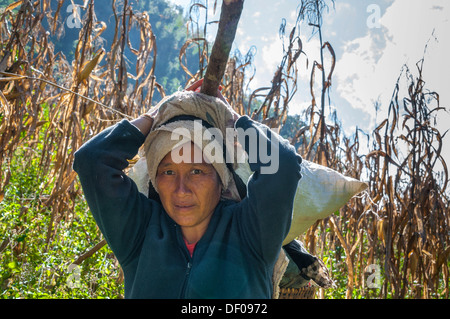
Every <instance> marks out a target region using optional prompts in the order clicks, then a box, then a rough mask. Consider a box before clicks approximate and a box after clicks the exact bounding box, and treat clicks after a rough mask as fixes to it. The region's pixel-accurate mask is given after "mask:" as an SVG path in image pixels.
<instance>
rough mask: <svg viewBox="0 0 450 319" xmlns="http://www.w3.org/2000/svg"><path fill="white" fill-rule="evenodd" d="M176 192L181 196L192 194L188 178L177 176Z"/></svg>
mask: <svg viewBox="0 0 450 319" xmlns="http://www.w3.org/2000/svg"><path fill="white" fill-rule="evenodd" d="M175 192H176V193H177V194H180V195H183V194H189V193H190V192H191V188H190V185H189V180H188V178H187V177H184V176H182V175H179V176H177V179H176V188H175Z"/></svg>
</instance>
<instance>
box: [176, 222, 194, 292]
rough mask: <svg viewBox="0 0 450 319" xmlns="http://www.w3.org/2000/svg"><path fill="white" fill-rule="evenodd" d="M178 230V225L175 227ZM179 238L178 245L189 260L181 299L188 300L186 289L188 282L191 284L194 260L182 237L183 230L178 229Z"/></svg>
mask: <svg viewBox="0 0 450 319" xmlns="http://www.w3.org/2000/svg"><path fill="white" fill-rule="evenodd" d="M175 227H176V228H179V227H177V225H175ZM177 238H178V243H179V246H178V247H179V248H180V250H181V253H182V255H183V256H184V257H185V258H186V260H187V265H186V272H185V274H184V282H183V286H182V287H181V291H180V298H181V299H184V298H186V296H185V295H186V288H187V286H188V282H189V275H190V274H191V268H192V258H191V257H190V256H189V252H188V250H187V247H186V245H185V244H184V241H183V238H182V235H181V229H177Z"/></svg>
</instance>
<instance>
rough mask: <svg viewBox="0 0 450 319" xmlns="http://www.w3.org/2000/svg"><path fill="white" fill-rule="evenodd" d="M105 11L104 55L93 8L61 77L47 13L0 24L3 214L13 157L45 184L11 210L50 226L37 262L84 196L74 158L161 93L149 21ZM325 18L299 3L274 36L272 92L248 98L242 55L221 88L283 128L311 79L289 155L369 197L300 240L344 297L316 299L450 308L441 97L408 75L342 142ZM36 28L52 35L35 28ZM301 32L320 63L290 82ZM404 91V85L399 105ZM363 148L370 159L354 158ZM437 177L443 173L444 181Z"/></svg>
mask: <svg viewBox="0 0 450 319" xmlns="http://www.w3.org/2000/svg"><path fill="white" fill-rule="evenodd" d="M60 3H62V1H60ZM111 3H112V6H113V8H114V18H115V20H114V21H115V25H114V24H113V25H108V28H115V37H114V41H113V42H112V43H111V45H110V47H104V46H103V44H102V42H101V41H99V39H100V38H101V35H102V32H103V30H104V29H105V28H106V24H105V23H104V22H102V21H97V20H96V17H95V14H94V2H93V1H90V2H89V4H88V10H87V14H86V16H84V17H83V27H82V28H81V29H80V33H79V41H78V44H77V46H76V51H75V58H74V61H73V62H72V63H71V64H70V63H69V61H67V60H66V58H65V56H64V55H62V54H61V53H58V52H55V50H54V47H53V44H52V43H51V42H50V41H49V35H50V34H57V33H58V32H60V29H61V28H63V27H64V26H63V25H62V22H61V21H60V19H59V11H58V10H57V11H51V10H50V0H41V1H18V2H16V3H15V5H11V6H10V7H8V8H6V10H4V11H2V12H1V13H0V38H1V40H0V103H1V111H0V150H1V152H0V201H1V200H6V198H5V199H4V198H3V197H4V195H5V194H7V189H8V185H9V182H10V179H11V177H12V176H13V175H14V174H15V172H14V171H13V170H12V169H11V161H12V158H13V157H14V156H19V153H18V151H19V150H20V156H21V157H22V158H23V161H28V162H29V163H31V162H32V161H38V163H39V165H38V167H39V171H38V172H37V174H38V175H39V176H42V177H44V178H43V180H42V183H41V184H40V185H39V190H40V194H35V195H34V197H33V198H23V199H21V200H20V202H19V204H20V205H21V206H22V210H21V213H20V216H21V218H23V219H24V220H27V222H28V223H32V222H33V218H34V217H33V216H27V214H28V207H30V205H29V204H30V202H33V207H37V210H38V212H41V213H43V212H49V214H50V219H49V220H50V221H49V223H48V224H47V225H44V226H42V229H45V244H46V248H45V249H47V248H48V247H51V243H52V241H54V240H55V238H56V237H58V236H62V235H61V234H63V231H64V229H65V228H66V227H71V223H70V221H71V220H73V219H74V218H75V217H74V216H75V213H74V211H75V210H76V209H75V206H76V205H77V200H79V199H80V198H82V196H83V195H82V191H81V188H80V186H79V184H78V181H77V179H76V174H75V173H74V171H73V170H72V162H73V153H74V151H75V150H76V149H78V148H79V147H80V146H81V145H82V144H83V143H84V142H85V141H86V140H88V139H89V138H90V137H92V136H93V135H94V134H96V133H97V132H100V131H101V130H102V129H104V128H105V127H107V126H109V125H111V124H113V123H115V122H117V121H119V120H121V119H123V118H133V117H136V116H137V115H138V114H140V113H141V112H143V111H146V110H147V109H148V108H149V106H150V105H152V102H154V100H153V94H154V93H155V91H156V90H158V91H159V92H160V93H161V95H164V94H165V93H164V88H163V87H162V86H161V85H159V84H158V82H157V79H156V78H155V77H154V69H155V63H157V48H156V45H155V41H154V34H153V32H152V28H151V23H152V21H149V19H148V16H147V15H146V13H140V12H135V11H133V9H132V7H131V6H130V5H129V4H128V2H127V0H124V1H123V6H122V8H123V10H122V11H121V12H118V11H117V10H116V6H115V3H116V1H115V0H113V1H111ZM197 6H199V5H197ZM60 7H61V6H59V7H58V8H60ZM324 8H325V3H324V2H323V1H301V3H300V10H299V16H298V19H297V24H296V28H294V29H293V30H284V29H283V28H282V30H281V31H282V34H283V35H285V34H286V35H287V36H285V37H284V40H285V51H284V56H283V59H282V61H280V66H279V69H278V70H277V71H276V72H275V74H274V76H273V80H272V82H271V85H269V86H267V87H263V88H260V89H258V90H255V91H253V92H250V93H247V92H248V83H249V82H250V81H251V80H252V76H250V77H249V76H247V75H248V74H249V73H251V72H249V70H250V71H251V70H252V67H253V66H252V52H249V53H248V54H247V55H245V56H239V55H238V54H236V55H235V56H233V57H232V58H231V59H230V61H229V63H228V66H227V70H226V74H225V77H224V80H223V83H222V84H223V87H224V90H223V92H224V95H225V96H226V97H227V98H228V100H229V101H230V103H231V105H232V106H233V107H234V108H235V109H236V110H237V111H238V112H239V113H241V114H249V115H250V116H252V117H253V118H255V119H258V120H260V121H262V122H264V123H266V124H268V125H269V126H271V127H272V128H274V129H279V128H280V127H281V126H283V124H284V123H285V121H286V118H287V114H288V109H289V103H290V101H291V99H292V96H293V95H294V94H295V93H296V91H297V82H298V81H297V76H298V73H299V72H311V87H310V92H311V106H310V107H309V108H308V109H307V110H305V113H304V121H305V123H308V125H307V126H304V127H299V128H298V132H297V134H296V135H295V137H293V138H292V143H296V142H298V141H302V144H301V146H300V147H299V149H298V152H299V153H300V154H301V155H302V156H303V157H304V158H306V159H308V160H311V161H315V162H318V163H320V164H323V165H326V166H329V167H331V168H333V169H335V170H338V171H340V172H342V173H343V174H345V175H348V176H352V177H355V178H358V179H363V180H366V181H367V182H368V183H369V190H368V192H367V193H366V194H364V195H363V196H361V197H357V198H354V199H352V200H351V201H350V202H349V203H348V205H346V206H345V207H343V208H342V209H341V210H340V211H339V212H336V213H335V214H334V215H332V216H330V217H329V218H326V219H324V220H320V221H318V222H317V223H316V224H315V225H314V226H313V227H311V228H310V229H309V230H308V232H307V233H306V234H299V235H301V238H302V239H303V240H304V241H305V243H306V244H307V247H309V250H310V251H311V252H312V253H314V254H316V255H318V256H321V257H322V258H323V259H324V260H325V263H326V264H327V265H328V266H329V267H330V268H331V269H332V272H333V274H335V277H336V278H335V279H336V280H338V282H340V284H341V285H342V286H343V287H344V288H343V291H345V293H343V294H342V295H338V296H337V295H336V294H333V292H330V291H321V296H322V297H342V298H343V297H346V298H354V297H356V296H359V297H361V296H362V297H379V298H448V297H449V255H450V239H449V237H450V236H449V234H450V213H449V207H448V205H449V204H448V202H449V194H448V192H446V190H447V181H448V172H447V168H446V164H445V162H444V160H443V158H442V157H441V150H442V138H443V136H442V135H441V132H439V131H437V130H436V128H435V127H434V126H433V119H434V117H435V116H436V115H437V114H438V113H439V112H441V109H442V107H440V105H439V95H438V94H437V93H435V92H430V91H428V90H427V89H426V87H425V85H424V84H425V82H424V79H423V78H422V69H423V65H424V61H423V60H422V61H419V62H418V64H417V65H416V66H415V69H414V70H410V69H408V68H407V67H406V66H405V68H404V72H403V73H402V74H401V75H400V76H399V79H398V81H397V86H396V87H395V88H393V95H392V99H391V102H390V105H389V114H388V116H387V118H385V119H384V120H383V121H381V123H380V124H379V125H378V127H377V128H376V129H375V130H374V131H373V132H371V133H370V134H369V133H364V132H362V131H360V130H358V131H356V132H355V134H354V135H353V136H351V137H346V136H344V135H343V132H342V127H341V126H340V125H339V123H338V122H337V121H330V120H327V118H326V116H325V109H324V105H325V102H326V95H327V92H328V90H329V88H330V86H331V79H332V74H333V69H334V65H335V63H338V61H335V55H334V51H333V47H332V45H331V44H330V43H328V42H322V35H321V33H320V31H321V23H320V17H321V14H322V13H321V10H323V9H324ZM200 9H202V8H200ZM308 19H309V20H308ZM44 20H47V21H48V22H49V29H44V27H43V25H44ZM302 20H307V21H309V22H310V23H313V24H315V27H316V30H317V31H318V32H319V33H318V34H319V36H320V41H321V45H322V47H321V48H319V49H320V50H321V53H322V54H321V56H322V60H321V61H309V65H310V66H311V68H310V69H311V70H308V69H300V68H299V64H298V63H297V62H298V59H299V58H300V57H301V56H302V55H303V54H304V52H303V51H302V41H301V38H300V30H299V24H298V23H299V22H300V21H302ZM196 23H197V24H196ZM198 25H199V24H198V22H196V21H193V20H192V21H191V23H190V24H189V29H188V30H189V31H190V32H191V33H192V35H193V36H192V38H191V39H190V40H189V41H188V42H187V43H186V45H185V46H184V47H183V49H182V50H181V52H180V62H181V63H182V65H183V68H184V69H185V71H186V74H187V81H186V84H188V83H190V82H192V81H193V80H196V79H198V78H201V77H203V75H204V72H205V68H206V67H205V66H206V65H207V63H208V44H207V42H206V40H205V38H202V37H200V36H198V31H199V30H196V27H197V28H198ZM130 28H137V29H138V30H139V31H140V34H141V41H140V46H139V47H138V48H133V47H131V44H130V42H129V41H128V40H129V39H128V32H129V30H130ZM48 32H49V33H48ZM193 45H196V46H198V48H199V66H200V67H199V70H196V71H195V72H193V71H192V70H188V69H187V67H186V66H185V64H183V57H184V50H186V49H187V48H188V47H189V46H193ZM125 48H128V49H129V50H131V52H132V53H133V54H135V55H136V57H137V61H138V65H137V67H136V70H127V67H126V57H125V55H124V52H125ZM327 57H328V59H329V60H328V61H327V64H326V65H331V67H329V68H328V69H325V67H323V66H324V65H325V64H324V59H327ZM100 62H102V63H100ZM147 66H150V67H149V68H147ZM145 70H150V71H145ZM132 74H134V75H132ZM316 76H319V77H321V86H320V87H315V85H314V83H315V80H314V78H315V77H316ZM130 79H132V80H133V81H132V84H130V83H129V81H130ZM402 83H403V84H404V83H406V84H407V93H406V95H405V96H402V95H401V89H400V87H401V84H402ZM305 98H307V97H305ZM153 104H154V103H153ZM365 137H367V140H368V142H367V144H368V145H369V151H368V152H367V153H366V154H360V146H361V144H362V143H363V141H362V139H364V138H365ZM44 141H45V142H44ZM43 142H44V143H43ZM438 165H439V167H441V166H442V167H443V170H440V173H437V172H438V170H437V167H438ZM0 207H1V206H0ZM2 210H3V207H2ZM2 214H3V212H2ZM23 227H24V226H23V225H19V224H11V225H6V229H7V232H8V233H10V234H13V233H23V232H24V231H25V230H24V229H23ZM12 238H13V237H12V235H11V236H5V237H4V238H3V242H0V253H3V252H4V251H7V250H10V251H13V254H15V255H16V256H23V255H25V256H26V254H27V253H28V250H29V249H30V248H29V246H27V245H26V241H21V242H13V240H12ZM97 248H99V247H97ZM95 250H96V249H95ZM74 255H75V254H74ZM75 257H76V256H74V258H75ZM86 257H87V256H86ZM79 262H80V263H81V262H82V260H79ZM371 264H376V265H379V266H380V269H381V276H382V285H381V288H380V289H369V288H368V287H366V282H367V281H366V279H367V277H368V273H367V272H366V267H367V266H368V265H371ZM355 291H358V293H357V294H355Z"/></svg>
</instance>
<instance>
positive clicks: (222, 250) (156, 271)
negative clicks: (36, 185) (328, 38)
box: [74, 116, 301, 299]
mask: <svg viewBox="0 0 450 319" xmlns="http://www.w3.org/2000/svg"><path fill="white" fill-rule="evenodd" d="M236 128H242V129H243V130H244V131H245V130H247V129H250V128H251V129H255V130H256V131H257V132H258V138H259V139H262V140H261V141H265V140H266V141H267V143H271V142H272V143H273V142H278V144H279V148H278V149H277V150H276V151H278V152H279V168H278V170H277V171H276V172H275V173H274V174H261V168H262V167H263V166H264V165H267V164H263V163H262V162H261V160H260V159H259V157H257V161H256V162H255V163H250V168H251V169H252V171H254V174H253V175H252V177H251V179H250V180H249V182H248V185H247V197H246V198H245V199H244V200H242V201H241V202H239V203H235V202H232V201H220V202H219V204H218V205H217V207H216V209H215V211H214V213H213V215H212V218H211V221H210V224H209V225H208V229H207V230H206V233H205V234H204V235H203V237H202V238H201V239H200V241H199V242H198V243H197V245H196V248H195V250H194V253H193V255H192V257H191V256H190V255H189V253H188V250H187V248H186V245H185V243H184V241H183V238H182V234H181V229H180V227H179V226H178V225H177V224H176V223H175V222H174V221H173V220H172V219H171V218H170V217H169V216H168V214H167V213H166V212H165V211H164V209H163V207H162V206H161V205H160V204H158V203H157V202H155V201H153V200H150V199H148V198H147V197H146V196H144V195H143V194H141V193H139V191H138V189H137V186H136V184H134V182H133V181H132V180H131V179H130V178H129V177H128V176H127V175H126V174H125V173H124V172H123V170H124V169H125V168H126V167H127V166H128V164H129V163H128V161H127V160H128V159H131V158H133V157H134V156H135V155H136V154H137V152H138V149H139V147H140V146H141V145H142V144H143V142H144V140H145V137H144V135H143V134H142V133H141V132H140V131H139V130H138V129H137V128H136V127H135V126H134V125H132V124H131V123H130V122H128V121H127V120H122V121H121V122H119V123H117V124H116V125H114V126H112V127H109V128H107V129H106V130H104V131H103V132H101V133H99V134H98V135H96V136H95V137H93V138H92V139H91V140H89V141H88V142H87V143H85V144H84V145H83V146H82V147H81V148H80V149H79V150H78V151H77V152H76V153H75V161H74V170H75V171H76V172H77V173H78V175H79V179H80V182H81V185H82V188H83V191H84V194H85V198H86V201H87V203H88V205H89V207H90V209H91V212H92V214H93V216H94V218H95V220H96V222H97V224H98V226H99V228H100V230H101V231H102V233H103V235H104V237H105V238H106V240H107V243H108V245H109V246H110V247H111V249H112V250H113V252H114V254H115V255H116V257H117V259H118V261H119V262H120V265H121V267H122V269H123V272H124V277H125V298H221V299H228V298H271V296H272V272H273V267H274V263H275V261H276V259H277V257H278V253H279V251H280V249H281V244H282V242H283V240H284V238H285V236H286V235H287V233H288V231H289V228H290V222H291V218H292V208H293V200H294V196H295V191H296V188H297V183H298V181H299V179H300V177H301V175H300V163H301V158H300V156H299V155H298V154H296V152H295V150H294V148H293V147H292V146H291V145H290V144H289V143H288V141H286V140H284V139H283V138H281V137H280V136H278V135H277V134H275V133H271V132H270V130H268V128H267V127H266V126H264V125H262V124H260V123H257V122H255V121H253V120H251V119H250V118H249V117H247V116H242V117H241V118H240V119H239V120H238V121H237V122H236ZM238 138H240V139H243V138H244V137H241V136H239V137H238ZM241 142H242V144H243V145H245V147H246V151H247V152H248V151H249V150H248V148H249V145H247V144H248V143H244V141H243V140H241ZM259 145H261V143H259Z"/></svg>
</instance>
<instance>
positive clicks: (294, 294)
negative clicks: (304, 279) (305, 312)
mask: <svg viewBox="0 0 450 319" xmlns="http://www.w3.org/2000/svg"><path fill="white" fill-rule="evenodd" d="M315 295H316V287H303V288H281V289H280V296H279V297H278V298H279V299H314V298H315Z"/></svg>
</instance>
